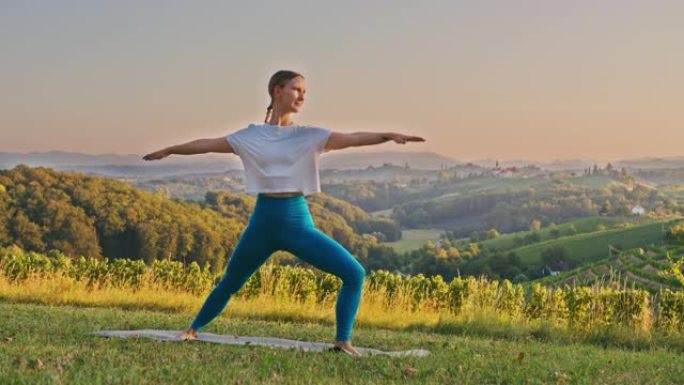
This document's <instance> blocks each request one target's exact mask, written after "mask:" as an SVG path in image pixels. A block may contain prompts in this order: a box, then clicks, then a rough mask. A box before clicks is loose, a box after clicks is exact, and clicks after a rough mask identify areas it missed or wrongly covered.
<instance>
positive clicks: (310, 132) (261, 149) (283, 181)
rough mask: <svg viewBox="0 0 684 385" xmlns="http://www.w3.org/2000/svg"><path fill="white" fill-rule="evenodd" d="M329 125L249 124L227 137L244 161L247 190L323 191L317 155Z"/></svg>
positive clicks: (328, 130)
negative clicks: (326, 126) (325, 126)
mask: <svg viewBox="0 0 684 385" xmlns="http://www.w3.org/2000/svg"><path fill="white" fill-rule="evenodd" d="M330 133H331V130H330V129H329V128H321V127H313V126H300V125H291V126H274V125H271V124H265V123H261V124H250V125H249V126H247V127H245V128H242V129H240V130H237V131H235V132H232V133H230V134H228V135H226V136H225V138H226V140H227V141H228V143H230V146H231V147H233V150H234V151H235V154H237V155H238V156H239V157H240V160H242V165H243V166H244V173H245V179H246V180H247V183H246V187H245V192H246V193H254V194H257V193H260V192H295V191H301V192H302V193H304V194H305V195H308V194H310V193H312V192H320V191H321V182H320V179H319V175H318V164H319V163H318V158H319V155H320V154H321V153H322V152H323V149H324V148H325V144H326V143H327V141H328V138H329V137H330Z"/></svg>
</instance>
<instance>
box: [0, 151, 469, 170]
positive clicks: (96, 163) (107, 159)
mask: <svg viewBox="0 0 684 385" xmlns="http://www.w3.org/2000/svg"><path fill="white" fill-rule="evenodd" d="M142 156H143V154H140V155H136V154H126V155H118V154H98V155H91V154H82V153H73V152H63V151H50V152H32V153H26V154H24V153H12V152H0V169H3V168H4V169H10V168H13V167H15V166H16V165H19V164H25V165H27V166H31V167H38V166H43V167H50V168H53V169H56V170H60V171H79V172H84V173H88V174H96V175H102V176H151V175H156V176H167V175H179V174H189V173H207V172H221V171H226V170H229V169H242V163H241V162H240V158H238V157H237V156H236V155H235V154H198V155H192V156H187V155H172V156H170V157H168V158H166V159H163V160H161V161H154V162H148V161H145V160H143V159H142ZM385 163H388V164H393V165H397V166H401V167H404V165H405V164H408V165H409V167H410V168H412V169H432V170H439V169H440V168H442V167H445V166H446V167H450V166H454V165H458V164H462V162H459V161H457V160H455V159H452V158H449V157H446V156H443V155H439V154H436V153H432V152H401V151H380V152H357V151H353V150H350V149H345V150H342V151H338V152H330V153H324V154H322V155H321V163H320V164H321V169H340V170H343V169H365V168H367V167H369V166H373V167H379V166H382V165H383V164H385Z"/></svg>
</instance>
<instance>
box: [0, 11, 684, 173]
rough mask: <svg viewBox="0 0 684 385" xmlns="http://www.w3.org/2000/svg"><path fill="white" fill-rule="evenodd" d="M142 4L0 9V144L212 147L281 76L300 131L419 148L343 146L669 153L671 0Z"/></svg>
mask: <svg viewBox="0 0 684 385" xmlns="http://www.w3.org/2000/svg"><path fill="white" fill-rule="evenodd" d="M140 3H141V2H105V1H100V2H97V1H54V2H44V3H42V4H40V5H38V4H37V3H36V4H29V3H28V2H19V1H16V2H10V3H9V4H8V3H3V5H2V6H0V48H1V49H2V52H3V60H2V61H0V135H1V136H0V137H1V139H0V151H8V152H29V151H50V150H61V151H75V152H83V153H89V154H98V153H120V154H130V153H136V154H144V153H148V152H151V151H153V150H155V149H158V148H161V147H166V146H169V145H172V144H177V143H181V142H185V141H189V140H192V139H197V138H202V137H217V136H223V135H225V134H227V133H229V132H231V131H233V130H236V129H239V128H241V127H242V126H244V125H246V124H248V123H251V122H260V121H263V117H264V114H265V108H266V106H267V104H268V96H267V93H266V84H267V82H268V78H269V77H270V75H271V74H272V73H273V72H275V71H276V70H278V69H294V70H297V71H299V72H301V73H303V74H304V75H305V77H306V79H307V101H306V103H305V105H304V109H303V112H302V113H301V114H300V115H298V116H296V117H295V119H296V121H297V122H298V123H302V124H304V123H310V124H317V125H321V126H327V127H330V128H331V129H333V130H334V131H341V132H354V131H379V132H385V131H394V132H401V133H405V134H414V135H420V136H423V137H424V138H426V140H427V141H426V142H424V143H409V144H407V145H398V144H394V143H383V144H380V145H377V146H367V147H363V148H357V149H353V151H357V150H363V151H388V150H397V151H421V152H422V151H433V152H437V153H440V154H443V155H446V156H451V157H453V158H456V159H460V160H473V159H480V158H498V159H514V158H524V159H529V160H550V159H560V158H592V159H604V160H611V159H625V158H633V157H642V156H677V155H684V150H682V144H681V143H684V113H682V112H681V111H682V110H684V108H682V105H683V104H684V71H682V68H684V50H682V49H681V46H682V41H684V23H682V22H681V16H682V15H684V2H681V1H658V0H656V1H628V0H625V1H612V0H606V1H598V2H597V1H584V0H578V1H572V2H562V1H525V2H512V1H504V0H501V1H482V2H465V1H462V2H460V1H434V2H421V3H419V2H408V1H405V2H401V1H393V2H389V1H376V2H372V3H369V2H361V1H350V2H339V3H327V2H308V1H289V2H287V3H283V2H252V3H250V4H244V3H234V4H231V3H229V2H225V3H223V4H222V5H217V4H215V3H211V4H210V3H208V2H183V1H165V2H144V4H140ZM473 3H477V4H473ZM284 4H287V8H284ZM333 14H334V15H335V17H334V18H333V17H331V16H330V15H333ZM344 151H348V150H344ZM349 151H352V150H349Z"/></svg>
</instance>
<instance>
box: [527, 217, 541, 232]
mask: <svg viewBox="0 0 684 385" xmlns="http://www.w3.org/2000/svg"><path fill="white" fill-rule="evenodd" d="M539 229H541V221H539V220H538V219H534V220H532V223H531V224H530V230H532V231H539Z"/></svg>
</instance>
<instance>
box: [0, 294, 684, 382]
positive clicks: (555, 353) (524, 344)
mask: <svg viewBox="0 0 684 385" xmlns="http://www.w3.org/2000/svg"><path fill="white" fill-rule="evenodd" d="M189 320H190V315H188V314H174V313H165V312H156V311H142V310H121V309H117V308H90V307H71V306H59V307H56V306H45V305H34V304H12V303H6V302H5V303H0V325H2V328H0V382H2V383H14V384H50V383H54V384H57V383H68V384H101V383H107V384H118V383H122V384H124V383H125V384H309V383H310V384H319V383H326V384H396V383H415V384H444V383H458V384H560V383H562V384H594V383H596V384H669V383H678V382H680V381H681V379H682V378H683V376H684V366H683V365H682V359H681V353H677V352H674V351H671V350H666V349H663V348H642V350H632V349H616V348H612V347H609V346H607V347H600V346H595V345H586V344H575V343H556V342H542V341H543V340H544V339H547V338H550V339H552V338H553V337H554V334H553V333H552V332H544V331H543V330H544V329H540V331H538V332H537V334H536V336H535V338H532V337H530V336H522V337H520V338H514V337H513V338H510V336H509V337H507V338H505V339H502V338H479V337H475V338H474V337H468V336H464V335H461V333H459V331H458V330H450V329H444V330H441V331H438V332H431V333H429V332H425V331H421V330H403V331H402V330H388V329H381V328H355V330H354V344H355V345H357V346H364V347H374V348H380V349H386V350H400V349H401V350H403V349H410V348H424V349H428V350H430V351H431V352H432V355H431V356H430V357H427V358H421V357H403V358H398V357H382V356H374V357H363V358H358V357H350V356H347V355H342V354H335V353H331V352H324V353H320V352H302V351H288V350H284V349H277V348H268V347H261V346H233V345H221V344H211V343H203V342H199V341H187V342H182V343H178V342H160V341H155V340H151V339H144V338H141V339H118V338H113V339H107V338H102V337H95V336H89V335H87V333H88V332H90V331H94V330H104V329H143V328H155V329H169V330H180V329H181V328H182V327H184V326H185V325H187V323H188V321H189ZM476 325H478V324H476ZM476 325H474V326H473V327H477V326H476ZM479 325H480V327H486V325H481V324H479ZM333 328H334V327H333V325H328V324H317V323H308V322H301V323H298V322H291V321H283V320H278V319H270V320H264V319H246V318H238V317H232V316H230V317H226V318H217V319H216V320H214V321H213V322H212V323H210V324H209V325H207V327H206V328H205V329H203V331H206V332H212V333H221V334H237V335H253V336H272V337H283V338H291V339H303V340H314V341H329V338H330V337H331V336H332V335H333V332H334V330H333ZM508 333H509V334H510V332H508ZM611 338H613V337H611Z"/></svg>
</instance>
